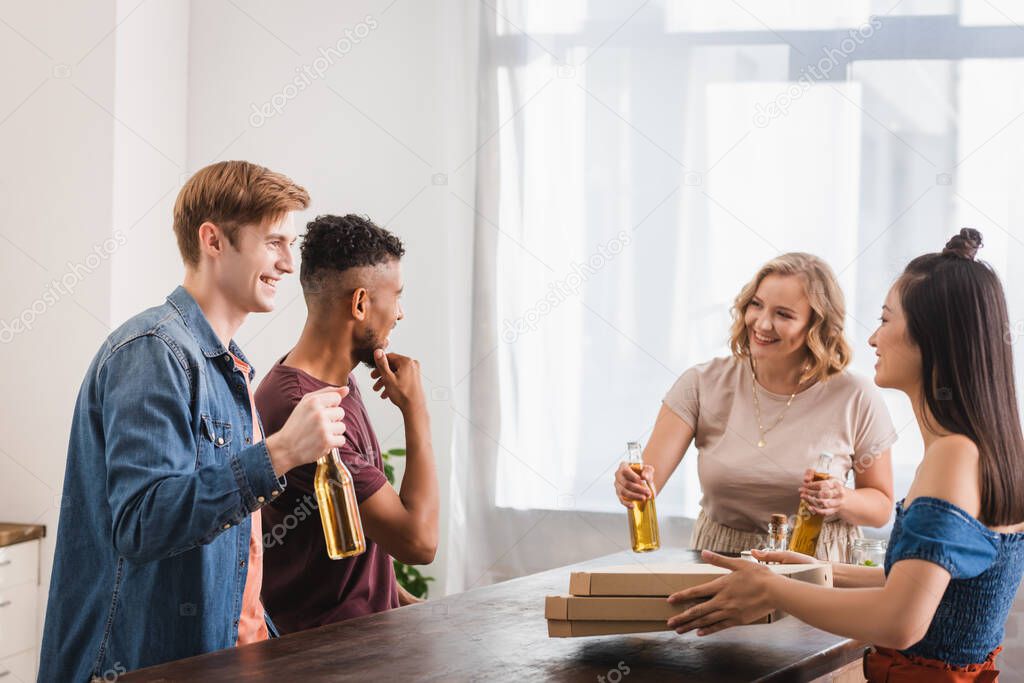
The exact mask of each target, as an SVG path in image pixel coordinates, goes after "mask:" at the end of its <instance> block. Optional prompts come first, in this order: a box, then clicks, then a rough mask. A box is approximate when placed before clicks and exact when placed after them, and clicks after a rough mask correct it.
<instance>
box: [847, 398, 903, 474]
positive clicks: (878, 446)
mask: <svg viewBox="0 0 1024 683" xmlns="http://www.w3.org/2000/svg"><path fill="white" fill-rule="evenodd" d="M854 424H855V427H854V429H855V433H854V444H853V448H854V452H853V457H854V458H855V459H856V458H861V457H869V456H874V455H878V454H879V453H881V452H882V451H884V450H886V449H887V448H889V447H891V446H892V445H893V444H894V443H896V436H897V435H896V428H895V427H894V426H893V424H892V418H891V417H890V416H889V409H888V408H886V406H885V400H884V399H883V398H882V394H881V393H880V392H879V391H878V390H877V389H875V388H874V387H873V386H870V387H865V390H864V393H863V394H862V395H861V397H860V400H859V401H857V415H856V418H855V423H854Z"/></svg>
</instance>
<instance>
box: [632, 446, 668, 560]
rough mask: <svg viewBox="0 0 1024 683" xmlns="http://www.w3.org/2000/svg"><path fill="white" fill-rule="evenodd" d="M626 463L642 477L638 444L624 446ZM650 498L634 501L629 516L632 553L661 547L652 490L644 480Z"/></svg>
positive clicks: (641, 458) (642, 466)
mask: <svg viewBox="0 0 1024 683" xmlns="http://www.w3.org/2000/svg"><path fill="white" fill-rule="evenodd" d="M626 462H627V463H629V468H630V469H631V470H633V471H634V472H636V473H637V474H639V475H640V476H643V469H644V461H643V457H642V456H641V454H640V444H639V443H637V442H636V441H630V442H629V443H627V444H626ZM644 483H645V484H646V485H647V490H649V491H650V492H651V497H650V498H647V499H646V500H634V501H632V502H633V507H631V508H629V510H627V512H628V514H629V537H630V540H631V541H632V542H633V552H636V553H644V552H647V551H648V550H657V549H658V548H660V547H661V539H660V538H659V536H658V513H657V511H656V510H655V508H654V489H653V487H652V486H651V482H649V481H647V480H644Z"/></svg>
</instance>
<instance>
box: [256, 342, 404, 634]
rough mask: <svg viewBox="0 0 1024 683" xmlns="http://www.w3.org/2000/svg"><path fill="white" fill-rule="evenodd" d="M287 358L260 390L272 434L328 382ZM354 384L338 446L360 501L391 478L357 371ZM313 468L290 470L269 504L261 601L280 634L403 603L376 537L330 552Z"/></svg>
mask: <svg viewBox="0 0 1024 683" xmlns="http://www.w3.org/2000/svg"><path fill="white" fill-rule="evenodd" d="M285 358H287V356H285ZM284 360H285V359H282V360H280V361H278V362H277V363H276V364H275V365H274V367H273V368H272V369H271V370H270V372H269V373H268V374H267V376H266V377H265V378H264V379H263V381H262V382H260V386H259V388H258V389H257V390H256V408H257V410H259V413H260V417H261V418H262V420H263V427H264V430H265V431H266V433H267V435H268V436H269V435H271V434H273V433H274V432H276V431H278V430H279V429H281V427H283V426H284V423H285V422H286V421H287V419H288V416H289V415H291V414H292V410H294V409H295V406H296V405H297V404H298V402H299V400H300V399H301V398H302V397H303V396H304V395H306V394H308V393H310V392H312V391H316V390H318V389H322V388H324V387H326V386H329V385H328V384H327V383H325V382H321V381H320V380H318V379H317V378H316V377H313V376H312V375H309V374H307V373H305V372H303V371H302V370H299V369H298V368H292V367H289V366H287V365H284V364H283V363H284ZM348 386H349V394H348V396H346V397H345V398H344V399H342V402H341V407H342V408H344V409H345V418H344V421H345V445H344V447H342V448H340V449H339V452H340V453H341V459H342V460H343V461H344V463H345V465H346V466H347V467H348V469H349V472H351V473H352V479H353V480H354V483H355V491H356V499H357V500H358V501H359V503H360V505H361V504H362V503H363V501H365V500H366V499H367V498H369V497H370V496H372V495H373V494H374V493H376V492H377V489H379V488H380V487H381V486H385V485H387V478H386V477H385V476H384V463H383V460H382V459H381V455H380V445H379V444H378V443H377V437H376V435H375V434H374V433H373V427H371V426H370V420H369V418H368V416H367V415H366V407H365V406H364V405H363V399H362V397H361V396H360V393H359V387H358V386H357V385H356V380H355V377H353V376H349V382H348ZM315 474H316V463H312V464H309V465H302V466H300V467H296V468H295V469H293V470H291V471H290V472H288V474H287V475H286V476H287V479H288V486H287V487H286V488H285V490H284V492H283V493H282V494H281V495H280V496H278V497H277V498H276V499H274V500H273V501H272V502H271V503H270V504H269V505H265V506H264V507H263V545H264V552H263V604H264V606H265V607H266V610H267V613H268V614H269V615H270V618H271V619H273V620H274V624H275V625H276V626H277V628H278V630H280V631H281V633H282V634H284V633H293V632H295V631H301V630H303V629H307V628H314V627H316V626H322V625H323V624H330V623H332V622H335V621H342V620H344V619H351V618H352V617H358V616H362V615H364V614H373V613H375V612H382V611H384V610H387V609H392V608H395V607H398V606H399V605H398V584H397V582H396V581H395V570H394V567H393V566H392V564H391V556H390V555H388V554H387V553H385V552H384V550H383V549H382V548H381V547H380V546H379V545H377V544H376V543H374V542H373V539H370V538H367V539H366V552H364V553H363V554H361V555H357V556H356V557H350V558H346V559H344V560H332V559H331V558H330V557H328V555H327V544H326V542H325V541H324V532H323V526H322V525H321V522H320V510H319V508H318V507H317V504H316V494H315V493H314V490H313V477H314V475H315Z"/></svg>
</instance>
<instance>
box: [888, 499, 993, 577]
mask: <svg viewBox="0 0 1024 683" xmlns="http://www.w3.org/2000/svg"><path fill="white" fill-rule="evenodd" d="M900 527H901V528H900V533H899V534H898V538H897V539H895V543H894V545H893V547H892V550H891V554H890V559H891V563H892V564H895V563H896V562H899V561H900V560H926V561H928V562H932V563H933V564H937V565H939V566H940V567H942V568H943V569H945V570H946V571H948V572H949V573H950V575H951V576H952V577H953V578H954V579H970V578H973V577H975V576H978V575H979V574H981V573H982V572H984V571H985V570H986V569H988V568H989V567H990V566H991V565H992V563H993V562H994V561H995V559H996V556H997V555H998V552H999V547H998V539H999V535H998V534H997V533H995V532H994V531H991V530H990V529H988V528H986V527H985V526H984V525H983V524H982V523H981V522H979V521H978V520H976V519H975V518H974V517H971V516H970V515H969V514H968V513H967V512H966V511H965V510H963V509H961V508H959V507H957V506H956V505H953V504H952V503H950V502H949V501H945V500H942V499H940V498H930V497H921V498H915V499H914V501H913V502H912V503H911V504H910V507H909V508H907V509H906V511H904V513H903V515H902V519H901V520H900Z"/></svg>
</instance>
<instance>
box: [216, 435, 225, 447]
mask: <svg viewBox="0 0 1024 683" xmlns="http://www.w3.org/2000/svg"><path fill="white" fill-rule="evenodd" d="M217 445H218V446H223V445H224V437H223V436H218V437H217Z"/></svg>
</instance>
